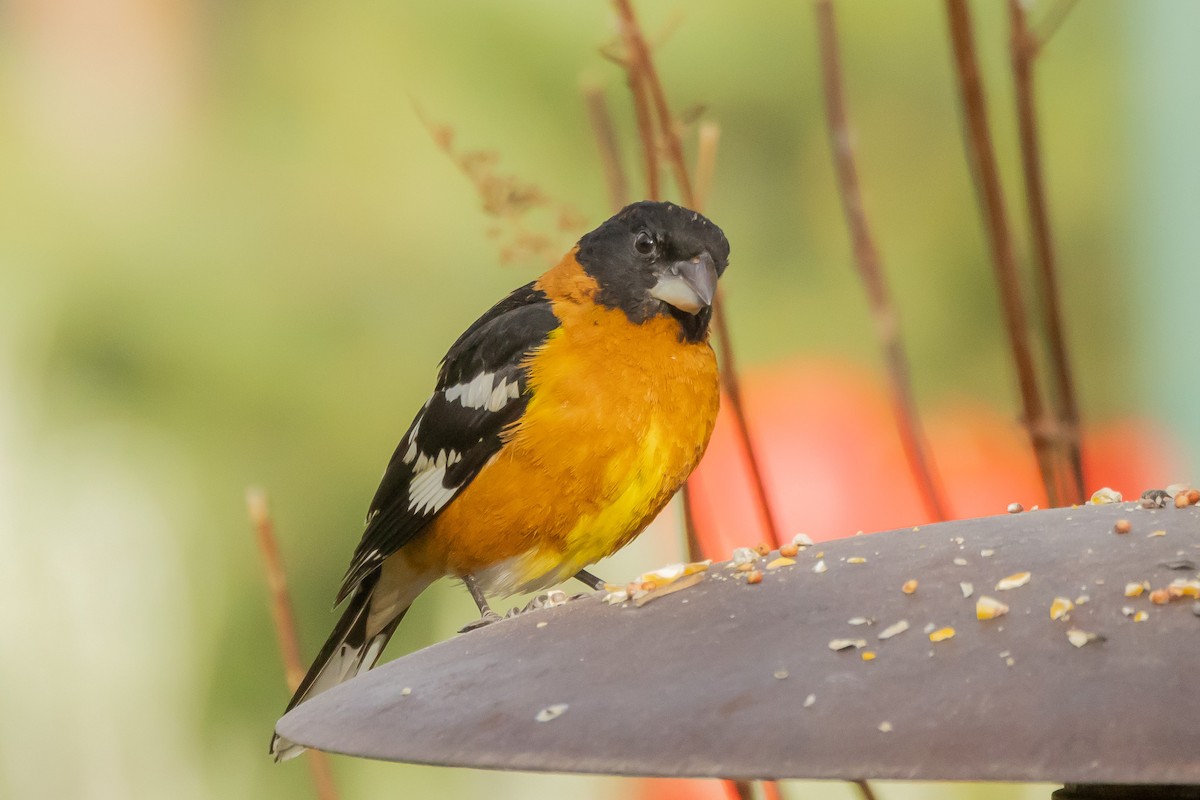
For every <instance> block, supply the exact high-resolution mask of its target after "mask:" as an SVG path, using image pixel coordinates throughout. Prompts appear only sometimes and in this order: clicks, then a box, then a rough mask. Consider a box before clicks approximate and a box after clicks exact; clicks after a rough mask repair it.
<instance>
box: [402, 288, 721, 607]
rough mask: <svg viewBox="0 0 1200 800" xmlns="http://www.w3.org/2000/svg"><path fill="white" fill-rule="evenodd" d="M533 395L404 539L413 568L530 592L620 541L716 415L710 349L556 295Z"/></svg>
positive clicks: (650, 508) (662, 500) (642, 523)
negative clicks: (424, 525)
mask: <svg viewBox="0 0 1200 800" xmlns="http://www.w3.org/2000/svg"><path fill="white" fill-rule="evenodd" d="M555 312H556V313H557V314H558V315H559V317H560V319H561V320H562V322H563V325H562V327H561V328H560V329H559V330H557V331H555V333H554V334H553V335H552V336H551V338H550V339H549V341H548V342H547V343H546V344H545V345H544V347H543V348H542V349H541V350H539V351H538V352H537V353H536V355H535V356H534V357H533V358H532V359H531V361H530V365H531V372H530V385H531V387H532V389H533V394H532V397H531V399H530V402H529V406H528V407H527V409H526V411H525V414H524V415H523V417H522V419H521V421H520V422H519V423H518V425H516V426H515V427H514V428H513V429H512V430H511V431H510V434H509V437H508V440H507V442H506V443H505V445H504V446H503V448H502V449H501V450H500V451H499V453H497V455H496V456H495V458H494V459H493V460H492V461H491V462H490V463H489V464H488V465H487V466H485V467H484V468H483V469H482V470H481V471H480V473H479V474H478V475H477V476H476V478H475V480H474V481H472V482H471V484H470V485H469V486H467V487H466V488H464V489H463V490H462V492H460V493H459V495H458V496H456V497H455V499H454V501H453V502H451V503H450V505H449V506H447V508H446V509H445V511H443V512H442V514H441V515H440V516H439V517H438V518H437V519H436V520H435V521H434V522H433V524H431V525H430V526H429V528H428V529H426V531H424V532H423V533H422V534H421V535H420V536H419V537H418V538H417V539H416V540H414V541H413V542H412V543H411V544H410V545H408V546H407V547H406V548H405V551H406V556H407V559H408V560H409V562H410V563H411V564H412V565H413V567H415V568H418V569H423V570H427V571H429V572H433V573H440V574H450V575H457V576H464V575H473V576H475V577H476V578H478V579H480V581H481V582H482V583H483V585H484V587H485V589H486V590H487V591H489V592H490V593H494V594H510V593H513V592H516V591H537V590H540V589H542V588H545V587H547V586H551V585H553V584H555V583H558V582H560V581H563V580H566V579H567V578H569V577H571V576H572V575H574V574H575V573H576V572H578V571H579V570H580V569H583V568H585V567H586V566H588V565H589V564H592V563H594V562H596V561H598V560H600V559H601V558H604V557H605V556H608V555H610V554H612V553H613V552H615V551H617V550H618V549H620V548H621V547H623V546H624V545H625V544H627V543H629V541H631V540H632V539H633V538H634V537H635V536H637V534H639V533H640V532H641V531H642V529H644V528H645V527H646V525H648V524H649V523H650V522H651V520H653V519H654V517H655V516H657V514H658V513H659V512H660V511H661V510H662V508H663V506H665V505H666V503H667V501H668V500H670V498H671V496H672V495H673V494H674V493H675V492H676V490H678V489H679V487H680V486H681V485H682V484H683V482H684V480H686V478H687V476H688V475H689V474H690V473H691V471H692V469H693V468H694V467H695V466H696V464H697V463H698V462H699V460H700V457H701V455H702V454H703V453H704V449H705V447H706V446H707V444H708V439H709V436H710V435H711V433H712V429H713V424H714V423H715V420H716V416H717V407H718V403H719V388H718V379H717V365H716V359H715V357H714V355H713V352H712V349H711V348H710V347H709V345H708V344H707V342H699V343H692V344H688V343H682V342H680V341H679V337H678V325H677V323H676V322H675V321H674V320H672V319H670V318H669V317H659V318H654V319H651V320H649V321H647V322H645V323H643V324H641V325H633V324H631V323H630V322H629V321H628V320H627V319H626V318H625V316H624V314H623V313H622V312H620V311H616V310H609V309H605V308H603V307H599V306H594V305H590V304H583V305H574V304H568V305H564V306H562V307H558V306H556V308H555Z"/></svg>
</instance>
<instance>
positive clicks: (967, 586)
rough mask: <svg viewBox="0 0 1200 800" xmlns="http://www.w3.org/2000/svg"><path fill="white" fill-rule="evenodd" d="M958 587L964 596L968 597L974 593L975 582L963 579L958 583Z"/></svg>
mask: <svg viewBox="0 0 1200 800" xmlns="http://www.w3.org/2000/svg"><path fill="white" fill-rule="evenodd" d="M958 588H959V589H962V593H963V597H964V598H967V597H970V596H971V595H973V594H975V584H973V583H970V582H968V581H963V582H962V583H960V584H959V585H958Z"/></svg>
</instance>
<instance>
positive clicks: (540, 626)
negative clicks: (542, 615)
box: [537, 620, 550, 628]
mask: <svg viewBox="0 0 1200 800" xmlns="http://www.w3.org/2000/svg"><path fill="white" fill-rule="evenodd" d="M549 624H550V623H549V622H546V621H545V620H542V621H541V622H539V623H538V624H537V626H538V627H539V628H544V627H546V626H547V625H549Z"/></svg>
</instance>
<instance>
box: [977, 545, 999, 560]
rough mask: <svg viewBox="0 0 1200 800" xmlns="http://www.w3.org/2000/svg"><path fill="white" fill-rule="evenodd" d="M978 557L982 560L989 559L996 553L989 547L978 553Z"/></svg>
mask: <svg viewBox="0 0 1200 800" xmlns="http://www.w3.org/2000/svg"><path fill="white" fill-rule="evenodd" d="M979 555H980V556H981V557H982V558H991V557H992V556H994V555H996V551H995V550H993V549H991V548H990V547H986V548H984V549H983V550H980V551H979Z"/></svg>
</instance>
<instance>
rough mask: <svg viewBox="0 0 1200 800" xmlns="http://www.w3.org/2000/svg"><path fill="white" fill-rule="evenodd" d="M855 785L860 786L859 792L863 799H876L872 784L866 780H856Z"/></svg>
mask: <svg viewBox="0 0 1200 800" xmlns="http://www.w3.org/2000/svg"><path fill="white" fill-rule="evenodd" d="M854 785H855V786H857V787H858V794H859V797H861V798H862V800H875V790H874V789H872V788H871V784H869V783H867V782H866V781H855V782H854Z"/></svg>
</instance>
